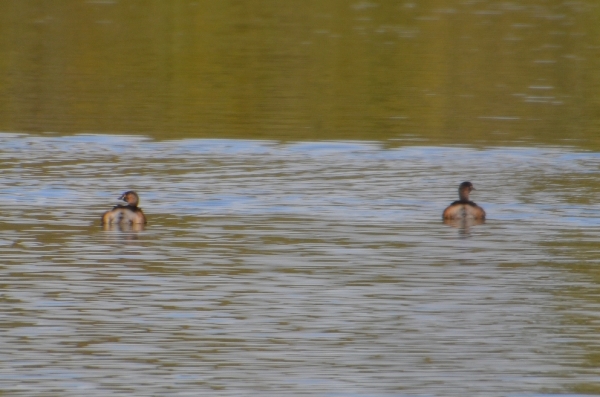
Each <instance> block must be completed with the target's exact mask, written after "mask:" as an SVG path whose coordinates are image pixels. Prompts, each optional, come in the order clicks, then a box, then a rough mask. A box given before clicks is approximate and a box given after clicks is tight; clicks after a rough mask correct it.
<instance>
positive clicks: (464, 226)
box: [443, 218, 485, 236]
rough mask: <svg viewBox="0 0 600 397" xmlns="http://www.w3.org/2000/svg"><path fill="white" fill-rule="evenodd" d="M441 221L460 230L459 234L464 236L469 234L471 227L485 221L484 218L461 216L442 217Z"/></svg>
mask: <svg viewBox="0 0 600 397" xmlns="http://www.w3.org/2000/svg"><path fill="white" fill-rule="evenodd" d="M443 222H444V223H445V224H446V225H448V226H452V227H454V228H457V229H459V230H460V232H461V234H462V235H464V236H469V235H470V233H471V228H472V227H473V226H477V225H483V224H484V223H485V219H475V218H462V219H443Z"/></svg>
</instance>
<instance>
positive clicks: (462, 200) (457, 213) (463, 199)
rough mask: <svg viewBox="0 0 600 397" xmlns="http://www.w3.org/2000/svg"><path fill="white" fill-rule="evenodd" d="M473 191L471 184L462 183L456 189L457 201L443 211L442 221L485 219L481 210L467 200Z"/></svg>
mask: <svg viewBox="0 0 600 397" xmlns="http://www.w3.org/2000/svg"><path fill="white" fill-rule="evenodd" d="M472 190H475V188H474V187H473V184H472V183H471V182H463V183H461V184H460V186H459V187H458V198H459V200H457V201H455V202H453V203H452V204H450V205H449V206H448V208H446V209H445V210H444V214H443V215H442V217H443V218H444V219H465V218H472V219H485V211H484V210H483V208H481V207H480V206H478V205H477V204H475V203H474V202H472V201H471V200H469V193H471V191H472Z"/></svg>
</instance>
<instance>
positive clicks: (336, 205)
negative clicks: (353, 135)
mask: <svg viewBox="0 0 600 397" xmlns="http://www.w3.org/2000/svg"><path fill="white" fill-rule="evenodd" d="M0 167H1V169H2V179H1V182H0V186H1V189H0V214H1V218H0V220H1V223H0V225H1V226H0V227H1V230H0V263H1V265H0V271H1V273H2V277H1V278H2V302H3V311H2V324H3V325H2V336H3V337H2V338H1V339H0V361H1V362H2V363H3V366H2V369H1V370H0V385H2V390H3V391H4V392H5V393H6V395H11V396H12V395H22V396H55V395H60V396H81V395H84V394H85V395H87V396H106V395H123V396H131V395H135V396H163V395H169V396H192V395H206V396H214V395H223V396H246V395H247V396H251V395H271V396H304V395H306V396H311V395H314V396H413V395H418V396H464V395H475V396H479V395H480V396H499V395H507V396H523V395H527V396H529V395H547V394H571V395H572V394H587V393H592V394H593V393H597V392H599V391H600V389H599V388H598V386H597V384H598V379H599V375H600V370H599V369H598V365H599V362H598V357H599V356H600V350H599V349H600V344H599V343H598V337H597V336H598V331H599V327H600V323H599V322H598V316H597V313H598V310H599V309H600V300H599V299H598V296H599V295H598V292H599V291H598V280H599V278H600V273H599V272H598V270H597V263H598V259H597V247H598V243H599V240H600V238H598V233H597V230H598V228H599V227H600V217H598V216H597V213H598V204H597V203H596V197H597V195H598V194H597V193H598V191H599V190H600V185H599V184H598V182H597V179H598V178H597V176H598V170H599V167H600V155H598V153H594V152H584V151H581V150H576V149H569V148H557V147H543V148H524V147H511V148H508V147H490V148H483V149H473V148H468V147H435V146H422V147H401V148H389V147H386V146H385V145H382V144H380V143H369V142H314V143H313V142H308V143H289V144H282V143H278V142H275V141H240V140H178V141H162V142H161V141H154V140H151V139H145V138H140V137H114V136H106V135H77V136H71V137H63V136H46V137H39V136H29V135H17V134H1V135H0ZM465 179H469V180H471V181H473V183H474V184H475V186H476V188H477V189H478V190H477V191H476V192H474V195H473V199H474V200H475V201H477V202H478V203H479V204H480V205H482V206H484V207H485V209H486V210H487V212H488V216H489V220H488V221H487V222H486V223H485V224H483V225H476V226H472V227H460V226H459V227H452V226H448V225H445V224H443V223H442V221H441V219H440V214H441V211H442V210H443V208H444V206H445V205H447V203H449V202H450V201H452V200H454V199H455V196H456V188H457V185H458V183H460V182H461V181H463V180H465ZM129 188H135V189H137V191H138V192H139V193H140V196H141V205H142V207H143V208H144V210H145V212H146V213H147V215H148V218H149V224H148V226H147V227H146V228H145V230H143V231H133V230H118V229H113V230H103V229H102V227H101V226H100V225H99V216H100V214H101V213H102V211H104V210H106V209H108V208H110V206H111V205H113V204H114V203H115V202H116V198H117V197H118V195H119V194H120V193H121V192H122V191H124V190H126V189H129Z"/></svg>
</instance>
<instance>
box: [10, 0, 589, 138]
mask: <svg viewBox="0 0 600 397" xmlns="http://www.w3.org/2000/svg"><path fill="white" fill-rule="evenodd" d="M62 4H63V6H61V7H55V6H54V5H52V4H50V3H48V2H38V3H35V4H31V2H26V1H21V2H18V1H13V2H10V6H6V7H4V8H3V12H2V13H0V22H1V23H0V33H2V34H1V35H0V37H4V38H6V39H5V40H0V55H2V57H1V58H0V131H24V132H39V133H42V132H46V131H58V132H60V133H81V132H108V133H113V132H116V133H125V134H127V133H129V134H137V133H143V134H148V135H151V136H153V137H155V138H158V139H172V138H173V137H174V136H177V137H178V138H207V137H208V138H223V137H229V138H241V139H256V138H260V139H277V140H292V141H297V140H321V139H344V140H347V139H376V140H387V139H390V138H394V139H423V138H425V139H428V140H429V141H431V142H433V144H434V145H439V144H456V143H458V144H473V143H479V144H484V145H486V144H490V143H493V144H501V145H503V144H506V143H507V142H514V141H519V142H524V144H527V145H531V143H532V142H536V143H541V144H569V145H579V146H580V147H582V148H589V147H594V148H596V149H600V135H599V134H598V133H597V131H598V124H599V123H598V111H597V109H598V102H597V93H598V92H599V91H600V73H598V70H599V69H598V64H599V62H600V52H599V51H598V48H599V47H600V34H598V28H597V27H598V20H597V18H598V16H597V13H598V11H597V2H596V1H593V0H576V1H565V0H544V1H541V0H540V1H525V0H515V1H455V2H452V4H450V5H449V4H448V1H445V0H428V1H411V0H407V1H397V0H377V1H376V2H375V1H373V2H371V1H360V0H356V1H347V0H328V1H324V2H318V1H313V2H303V3H302V4H297V3H296V2H289V1H288V2H286V1H264V0H246V1H244V2H230V1H218V2H210V1H185V2H177V1H163V2H160V1H158V2H155V3H152V5H149V4H147V3H146V2H131V1H87V0H63V1H62ZM565 141H566V142H565Z"/></svg>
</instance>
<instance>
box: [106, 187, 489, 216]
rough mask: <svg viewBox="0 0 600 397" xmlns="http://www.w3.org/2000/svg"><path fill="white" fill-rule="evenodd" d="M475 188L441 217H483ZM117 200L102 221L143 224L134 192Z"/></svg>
mask: <svg viewBox="0 0 600 397" xmlns="http://www.w3.org/2000/svg"><path fill="white" fill-rule="evenodd" d="M473 190H475V188H474V187H473V184H472V183H471V182H463V183H461V184H460V186H459V187H458V198H459V199H458V200H457V201H455V202H453V203H452V204H450V205H449V206H448V208H446V209H445V210H444V213H443V214H442V218H444V219H447V220H452V219H476V220H483V219H485V211H484V210H483V208H481V207H480V206H478V205H477V204H475V203H474V202H472V201H471V200H469V194H470V193H471V191H473ZM119 200H123V201H125V202H126V203H127V205H122V204H119V205H116V206H114V207H113V209H112V210H110V211H106V212H105V213H104V215H102V223H103V224H105V225H110V224H133V225H139V224H145V223H146V216H145V215H144V212H143V211H142V209H141V208H140V207H138V204H139V203H140V198H139V196H138V195H137V193H136V192H134V191H133V190H130V191H128V192H125V193H123V195H122V196H121V197H119Z"/></svg>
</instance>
